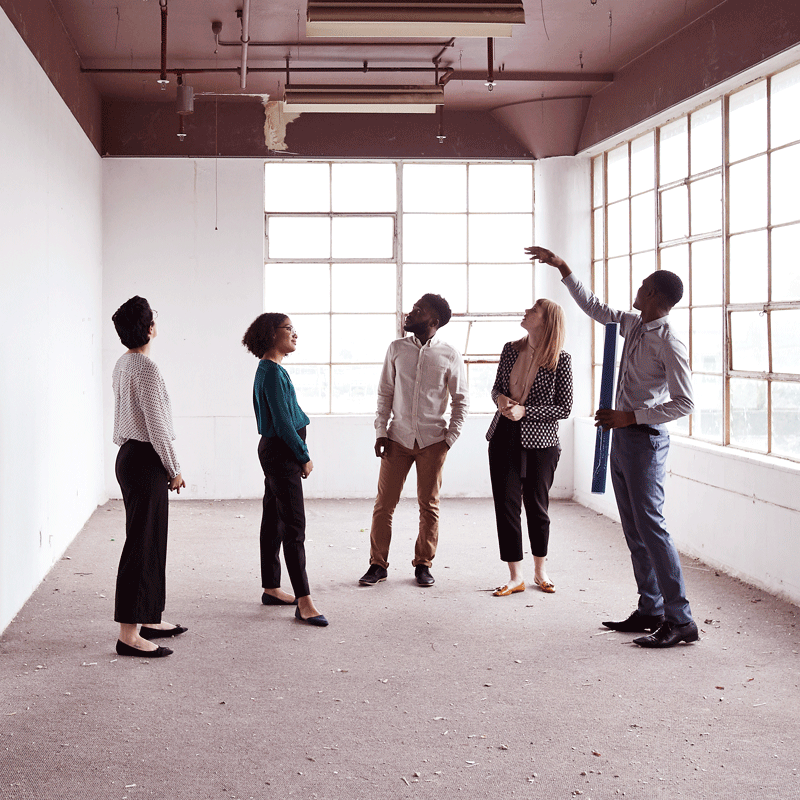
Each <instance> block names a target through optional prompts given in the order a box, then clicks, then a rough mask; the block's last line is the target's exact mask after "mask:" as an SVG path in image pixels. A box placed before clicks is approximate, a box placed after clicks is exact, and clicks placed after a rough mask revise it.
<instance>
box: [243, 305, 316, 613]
mask: <svg viewBox="0 0 800 800" xmlns="http://www.w3.org/2000/svg"><path fill="white" fill-rule="evenodd" d="M242 344H243V345H244V346H245V347H246V348H247V349H248V350H249V351H250V352H251V353H252V354H253V355H254V356H256V357H257V358H259V359H260V360H259V362H258V368H257V369H256V377H255V383H254V384H253V406H254V408H255V412H256V422H257V423H258V432H259V433H260V434H261V441H260V442H259V445H258V459H259V461H260V462H261V468H262V469H263V470H264V503H263V510H262V516H261V581H262V588H263V594H262V595H261V602H262V603H264V605H293V604H295V603H297V609H296V610H295V617H296V618H297V619H298V620H300V621H301V622H307V623H308V624H309V625H318V626H325V625H327V624H328V620H327V619H325V617H324V616H323V615H322V614H320V613H319V611H318V610H317V608H316V606H315V605H314V602H313V600H312V599H311V591H310V589H309V587H308V577H307V576H306V551H305V538H306V516H305V508H304V503H303V485H302V479H304V478H307V477H308V476H309V475H310V474H311V470H312V469H314V465H313V463H312V462H311V457H310V456H309V454H308V448H307V447H306V425H308V424H309V422H310V420H309V419H308V417H307V416H306V415H305V414H304V413H303V410H302V409H301V408H300V406H299V405H298V404H297V397H296V395H295V392H294V386H293V385H292V380H291V378H290V377H289V373H288V372H287V371H286V370H285V369H284V368H283V367H282V366H281V362H282V361H283V359H284V357H285V356H287V355H289V354H290V353H293V352H294V351H295V350H296V349H297V331H295V329H294V327H293V326H292V321H291V320H290V319H289V317H287V316H286V315H285V314H261V315H260V316H259V317H257V318H256V319H255V321H254V322H253V324H252V325H250V327H249V328H248V329H247V332H246V333H245V335H244V337H243V338H242ZM281 544H283V558H284V561H285V562H286V571H287V572H288V573H289V580H290V581H291V582H292V589H293V590H294V595H295V596H294V597H292V595H290V594H288V593H287V592H284V591H283V589H281V564H280V558H279V553H280V548H281Z"/></svg>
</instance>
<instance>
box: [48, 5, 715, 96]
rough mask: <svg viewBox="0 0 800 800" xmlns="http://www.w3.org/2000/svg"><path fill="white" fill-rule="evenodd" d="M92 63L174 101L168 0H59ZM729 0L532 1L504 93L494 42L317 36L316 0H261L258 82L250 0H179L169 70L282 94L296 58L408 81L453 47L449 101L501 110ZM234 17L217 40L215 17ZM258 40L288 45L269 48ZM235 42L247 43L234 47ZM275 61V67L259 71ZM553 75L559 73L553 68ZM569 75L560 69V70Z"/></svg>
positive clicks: (338, 78) (333, 76) (208, 87)
mask: <svg viewBox="0 0 800 800" xmlns="http://www.w3.org/2000/svg"><path fill="white" fill-rule="evenodd" d="M51 1H52V4H53V6H54V7H55V9H56V11H57V12H58V14H59V15H60V17H61V20H62V22H63V24H64V27H65V28H66V30H67V33H68V35H69V37H70V39H71V40H72V42H73V44H74V46H75V49H76V51H77V52H78V55H79V57H80V61H81V65H82V67H83V68H84V69H103V70H134V71H132V72H131V71H129V72H124V73H93V74H92V75H91V79H92V80H93V82H94V83H95V85H96V86H97V88H98V90H99V92H100V94H101V95H102V96H104V97H109V98H124V99H140V100H147V101H158V100H164V101H167V100H169V101H174V99H175V93H176V76H175V75H174V74H172V75H170V76H169V78H170V84H169V86H167V88H166V90H163V91H162V89H161V87H160V86H159V85H158V83H157V79H158V77H159V75H158V74H157V73H155V72H148V73H139V72H135V71H136V70H158V69H159V68H160V64H161V10H160V7H159V0H51ZM721 4H722V2H721V0H596V2H595V3H593V2H592V0H527V2H525V15H526V24H525V25H522V26H515V28H514V35H513V37H512V38H510V39H495V40H494V77H495V79H496V81H497V84H496V86H495V87H494V89H493V91H491V92H490V91H489V90H488V89H487V87H486V86H485V85H484V84H485V81H486V76H487V73H488V60H487V40H486V39H469V38H458V39H455V40H454V41H453V42H452V43H451V44H450V46H446V45H447V44H448V41H447V40H446V39H425V40H410V39H406V40H394V41H382V42H380V43H378V44H374V45H373V44H371V42H373V41H374V40H369V42H365V41H364V40H358V39H337V40H324V44H323V45H322V46H320V44H319V42H320V41H323V40H319V39H313V40H309V39H306V37H305V14H306V3H305V2H304V0H251V2H250V23H249V33H250V45H249V48H248V58H247V65H248V73H247V81H246V87H245V88H244V89H243V88H241V86H240V77H239V74H237V72H236V71H235V70H237V69H238V68H239V67H240V66H241V63H242V53H241V50H242V48H241V45H240V44H238V42H239V40H240V38H241V34H242V25H241V21H240V19H239V18H238V17H237V13H236V12H237V10H238V9H241V8H242V5H243V3H242V0H168V6H167V8H168V15H167V68H168V69H169V70H176V69H201V70H229V71H228V72H213V71H209V72H201V73H193V74H188V75H186V76H185V77H184V80H185V82H186V83H188V84H190V85H191V86H192V87H193V88H194V91H195V97H197V98H202V97H203V96H204V95H212V94H213V95H217V96H219V95H230V96H236V95H269V97H270V99H281V98H282V95H283V87H284V84H285V80H286V75H285V66H286V58H287V57H288V58H289V59H290V62H289V63H290V68H291V67H294V68H298V67H299V68H305V69H308V68H312V67H314V68H318V67H323V68H326V67H336V68H347V67H351V68H353V69H355V70H358V71H357V72H354V73H346V72H344V73H343V72H337V73H328V74H324V73H302V74H301V73H298V72H295V73H294V74H293V75H292V79H291V82H292V83H293V84H304V83H314V84H319V83H331V84H335V83H358V84H360V83H380V84H388V83H396V84H416V83H420V84H426V83H433V81H434V80H435V77H434V73H433V64H432V60H433V58H434V57H435V56H436V55H437V54H441V59H440V66H441V68H442V70H445V69H447V68H450V69H452V70H454V73H453V75H452V76H451V79H450V80H449V82H448V84H447V87H446V89H445V104H446V107H447V108H448V109H452V110H462V111H464V110H466V111H476V110H477V111H493V110H495V109H498V108H501V107H503V106H507V105H510V104H515V103H524V102H528V101H531V100H538V99H542V98H547V99H551V98H561V97H576V96H579V97H590V96H592V95H594V94H595V93H597V92H598V91H600V90H601V89H602V88H603V87H604V86H608V84H609V81H610V80H611V79H613V73H615V72H617V71H619V70H620V69H621V68H622V67H624V66H626V65H627V64H629V63H630V62H631V61H633V60H635V59H636V58H637V57H638V56H640V55H642V54H643V53H645V52H647V51H648V50H650V49H651V48H652V47H654V46H656V45H657V44H659V43H660V42H663V41H664V40H665V39H668V38H669V37H670V36H672V35H673V34H675V33H676V32H678V31H679V30H681V29H682V28H684V27H685V26H687V25H690V24H691V23H692V22H694V21H695V20H697V19H698V18H699V17H701V16H703V15H704V14H706V13H707V12H708V11H710V10H711V9H713V8H714V7H716V6H718V5H721ZM214 21H218V22H221V23H222V32H221V34H220V37H219V38H220V44H219V45H216V43H215V37H214V34H213V32H212V22H214ZM257 42H271V43H276V44H275V45H274V46H270V47H262V46H258V45H257V44H256V43H257ZM226 43H236V46H231V45H228V44H226ZM365 61H366V62H367V63H368V65H369V67H418V68H426V69H430V70H431V71H430V72H429V73H424V72H423V73H416V74H414V73H403V72H393V73H379V72H370V73H368V74H364V72H363V71H362V70H361V69H360V68H361V67H362V65H363V63H364V62H365ZM258 68H269V69H272V70H276V71H273V72H257V71H255V70H257V69H258ZM541 73H549V75H548V74H544V75H543V74H541ZM553 73H558V74H553Z"/></svg>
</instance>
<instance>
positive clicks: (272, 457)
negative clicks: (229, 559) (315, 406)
mask: <svg viewBox="0 0 800 800" xmlns="http://www.w3.org/2000/svg"><path fill="white" fill-rule="evenodd" d="M298 433H299V434H300V436H301V438H302V439H303V441H305V438H306V429H305V428H301V429H300V430H299V431H298ZM258 460H259V461H260V462H261V469H263V470H264V502H263V505H262V511H261V585H262V587H263V588H264V589H277V588H278V587H279V586H280V585H281V562H280V549H281V544H282V545H283V559H284V561H285V562H286V571H287V572H288V573H289V580H290V581H291V582H292V590H293V591H294V594H295V597H305V596H306V595H309V594H311V591H310V589H309V588H308V576H307V575H306V549H305V540H306V512H305V505H304V503H303V478H302V473H301V468H300V463H299V462H298V461H297V459H296V458H295V456H294V453H292V451H291V449H290V448H289V446H288V445H287V444H286V442H284V441H283V439H281V438H280V437H279V436H270V437H266V436H262V437H261V441H260V442H259V444H258Z"/></svg>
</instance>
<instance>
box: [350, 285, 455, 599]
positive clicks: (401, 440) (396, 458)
mask: <svg viewBox="0 0 800 800" xmlns="http://www.w3.org/2000/svg"><path fill="white" fill-rule="evenodd" d="M449 320H450V306H449V305H448V303H447V301H446V300H445V299H444V298H443V297H441V296H440V295H438V294H425V295H423V296H422V297H421V298H420V299H419V300H418V301H417V302H416V303H414V307H413V308H412V309H411V312H410V313H409V314H407V315H406V321H405V324H404V325H403V330H405V331H407V332H408V333H410V334H411V336H406V337H405V338H403V339H396V340H395V341H394V342H392V343H391V344H390V345H389V349H388V351H387V352H386V359H385V360H384V362H383V371H382V372H381V377H380V382H379V384H378V411H377V414H376V415H375V431H376V433H377V440H376V442H375V455H376V456H378V458H380V459H381V470H380V476H379V477H378V496H377V498H376V500H375V508H374V509H373V512H372V528H371V531H370V558H369V562H370V567H369V569H368V570H367V572H366V574H365V575H363V576H362V577H361V579H360V581H359V582H360V583H362V584H364V585H366V586H370V585H373V584H376V583H379V582H380V581H385V580H386V577H387V574H388V573H387V568H388V566H389V561H388V558H389V545H390V543H391V539H392V517H393V515H394V510H395V508H396V507H397V503H398V502H399V500H400V493H401V492H402V490H403V484H404V483H405V480H406V476H407V475H408V472H409V470H410V469H411V465H412V464H415V465H416V468H417V502H418V503H419V535H418V537H417V544H416V547H415V550H414V559H413V561H412V562H411V563H412V565H413V566H414V572H415V576H416V579H417V583H418V584H419V585H420V586H432V585H433V583H434V579H433V575H431V572H430V567H431V563H432V561H433V558H434V556H435V555H436V544H437V541H438V538H439V490H440V489H441V486H442V470H443V468H444V461H445V458H446V456H447V451H448V450H449V449H450V448H451V447H452V446H453V443H454V442H455V440H456V439H457V438H458V435H459V433H460V432H461V427H462V425H463V424H464V418H465V417H466V415H467V408H468V404H469V401H468V393H467V379H466V371H465V369H464V361H463V359H462V358H461V354H460V353H459V352H458V350H456V349H455V348H454V347H453V346H451V345H449V344H447V343H446V342H443V341H441V340H440V339H438V338H436V333H437V331H438V330H439V328H441V327H442V326H443V325H446V324H447V323H448V321H449ZM448 396H449V397H450V422H449V424H448V422H447V420H445V412H446V410H447V398H448ZM390 420H391V421H390Z"/></svg>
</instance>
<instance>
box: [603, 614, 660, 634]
mask: <svg viewBox="0 0 800 800" xmlns="http://www.w3.org/2000/svg"><path fill="white" fill-rule="evenodd" d="M663 624H664V615H663V614H656V615H654V616H650V615H649V614H640V613H639V612H638V611H634V612H633V614H631V615H630V616H629V617H628V619H624V620H622V622H610V621H609V622H604V623H603V625H605V626H606V628H610V629H611V630H612V631H622V632H623V633H647V632H648V631H654V630H656V628H658V627H659V626H660V625H663Z"/></svg>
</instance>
